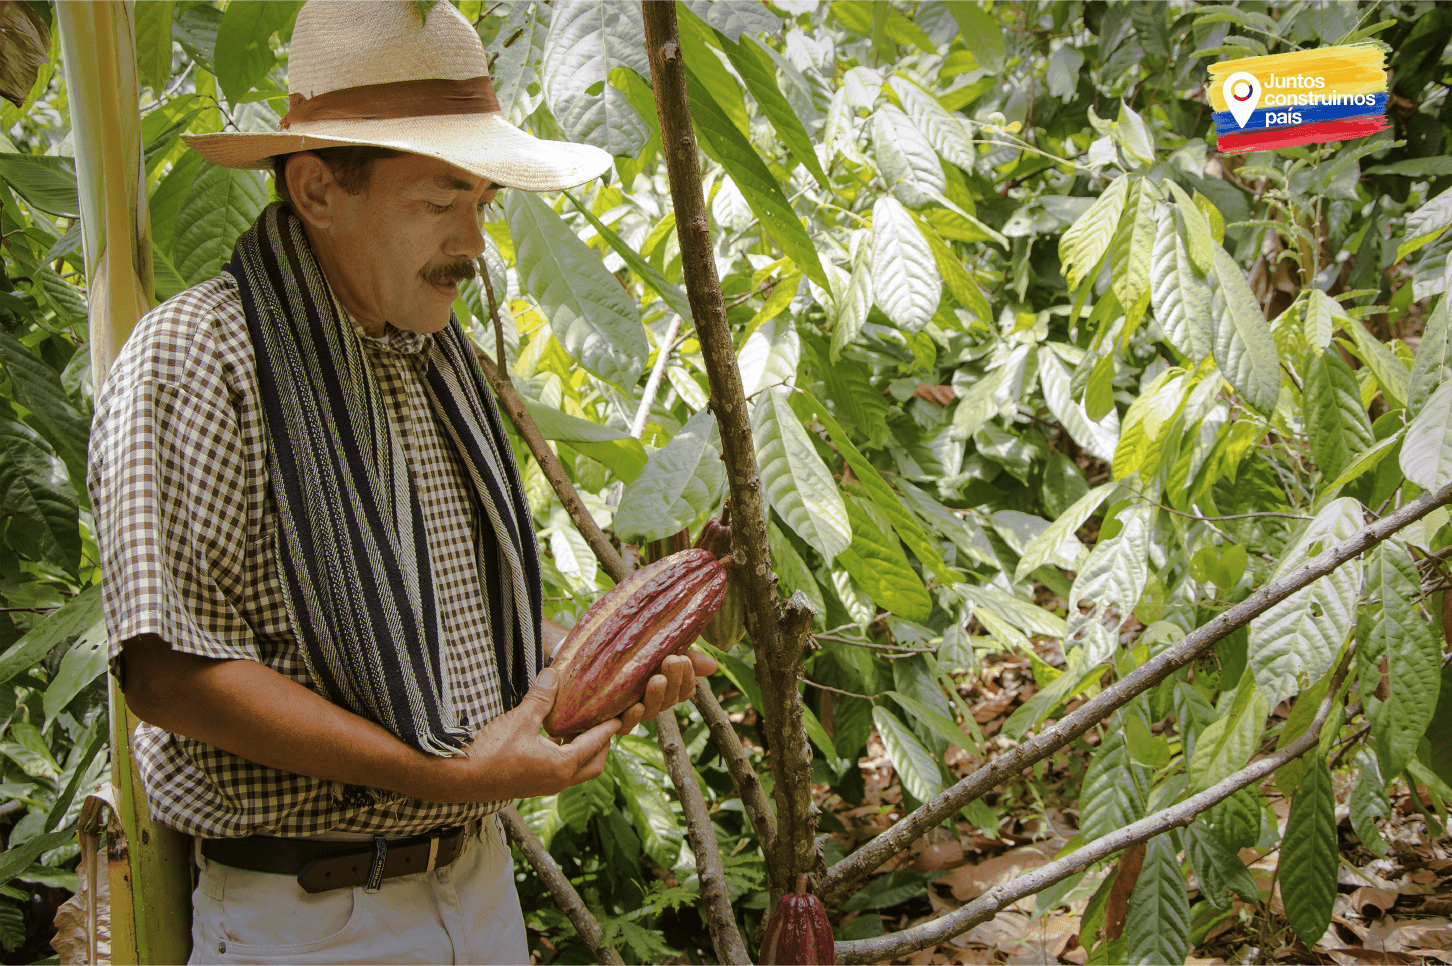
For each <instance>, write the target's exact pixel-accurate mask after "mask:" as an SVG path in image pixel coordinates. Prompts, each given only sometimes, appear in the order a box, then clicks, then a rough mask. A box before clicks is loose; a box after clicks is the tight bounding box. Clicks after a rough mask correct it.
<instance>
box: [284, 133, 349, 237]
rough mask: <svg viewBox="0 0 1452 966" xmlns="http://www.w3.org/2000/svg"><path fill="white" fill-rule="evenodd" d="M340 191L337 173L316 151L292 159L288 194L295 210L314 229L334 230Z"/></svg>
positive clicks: (301, 153) (288, 165) (299, 153)
mask: <svg viewBox="0 0 1452 966" xmlns="http://www.w3.org/2000/svg"><path fill="white" fill-rule="evenodd" d="M336 187H337V182H336V181H335V180H334V179H333V170H332V169H331V168H329V167H328V166H327V165H326V164H325V163H324V162H323V159H322V158H320V157H318V156H317V155H316V154H314V153H313V152H312V151H300V152H298V153H297V154H294V155H293V156H292V157H291V158H289V159H288V162H287V191H288V194H289V195H290V196H291V198H292V207H293V210H295V211H296V212H297V214H298V217H300V218H301V219H302V220H303V221H305V222H307V223H308V224H309V225H311V226H312V227H314V228H329V227H331V226H332V224H333V209H332V201H333V199H334V197H335V196H336V191H335V189H336Z"/></svg>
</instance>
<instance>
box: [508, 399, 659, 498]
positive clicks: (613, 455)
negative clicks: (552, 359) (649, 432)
mask: <svg viewBox="0 0 1452 966" xmlns="http://www.w3.org/2000/svg"><path fill="white" fill-rule="evenodd" d="M522 398H523V400H524V408H525V409H528V410H529V414H530V416H531V417H533V419H534V422H535V425H536V426H538V427H539V431H540V435H541V436H543V437H544V438H545V439H553V440H558V441H560V442H562V443H569V444H570V446H572V447H573V448H575V449H577V450H579V451H580V452H582V453H584V454H585V455H586V456H588V457H590V458H591V459H594V460H598V461H599V462H600V463H602V464H603V465H605V466H606V467H608V468H609V469H611V470H613V471H614V473H615V475H616V476H617V477H619V478H620V479H621V480H622V481H623V482H625V483H634V482H635V480H636V477H638V476H639V475H640V471H641V470H643V469H645V464H646V462H647V460H648V457H647V456H646V454H645V447H643V446H641V445H640V440H638V439H632V438H631V437H629V436H627V435H626V434H625V433H623V432H621V431H620V430H618V429H612V428H610V427H609V426H602V425H600V424H599V423H592V422H590V421H589V420H588V419H580V418H578V417H576V416H571V415H569V414H567V413H562V412H560V411H559V410H558V409H555V408H554V407H553V406H546V405H545V404H544V403H542V402H536V401H535V400H533V399H530V398H529V397H528V396H525V397H522Z"/></svg>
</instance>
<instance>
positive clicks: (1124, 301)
mask: <svg viewBox="0 0 1452 966" xmlns="http://www.w3.org/2000/svg"><path fill="white" fill-rule="evenodd" d="M1126 110H1127V108H1126ZM1153 191H1154V189H1153V188H1152V187H1151V185H1150V183H1149V182H1148V181H1146V180H1145V179H1144V178H1139V179H1137V180H1136V181H1135V182H1134V185H1133V194H1132V197H1131V198H1130V200H1129V201H1128V203H1127V204H1126V205H1125V211H1124V217H1123V222H1124V223H1123V225H1122V227H1121V228H1120V230H1119V232H1118V233H1117V235H1116V238H1115V244H1114V245H1113V246H1112V247H1111V250H1110V256H1109V263H1110V271H1111V275H1110V279H1111V282H1112V284H1113V286H1114V294H1115V296H1116V297H1117V298H1118V299H1119V304H1120V305H1125V306H1130V305H1134V304H1135V303H1137V302H1138V301H1139V300H1140V298H1141V297H1142V296H1144V295H1145V294H1146V293H1148V292H1149V290H1150V260H1151V255H1152V254H1153V252H1154V246H1155V218H1154V208H1155V201H1154V194H1153ZM1091 210H1092V209H1091Z"/></svg>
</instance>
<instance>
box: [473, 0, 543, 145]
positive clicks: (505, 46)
mask: <svg viewBox="0 0 1452 966" xmlns="http://www.w3.org/2000/svg"><path fill="white" fill-rule="evenodd" d="M549 20H550V10H549V7H547V6H546V5H545V4H543V3H540V2H537V0H535V2H528V3H513V4H510V6H509V14H508V16H506V17H505V18H504V23H503V24H502V25H501V26H500V28H499V32H498V33H497V34H495V35H494V39H493V40H492V41H490V43H489V45H488V46H487V47H485V48H484V54H485V56H487V57H488V58H489V67H490V70H489V73H490V75H491V76H492V77H493V79H494V97H495V100H497V101H498V102H499V111H500V113H501V114H503V115H504V119H505V120H506V121H509V122H510V123H511V124H519V123H521V122H522V121H523V120H524V119H525V118H526V117H527V116H528V115H529V114H530V113H531V112H532V111H533V110H534V108H535V106H536V105H537V104H538V103H539V101H540V99H541V95H540V94H539V93H538V92H539V90H540V79H539V65H540V55H541V54H542V53H543V48H544V42H545V38H546V37H547V36H548V32H549ZM531 91H534V93H531Z"/></svg>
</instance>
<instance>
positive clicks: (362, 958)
mask: <svg viewBox="0 0 1452 966" xmlns="http://www.w3.org/2000/svg"><path fill="white" fill-rule="evenodd" d="M479 824H480V831H479V832H478V833H477V834H470V836H469V838H468V841H467V843H466V845H465V847H464V852H463V854H462V855H460V856H459V857H458V858H457V859H455V860H454V861H453V862H451V863H450V864H449V865H447V866H445V867H444V868H442V869H435V870H434V871H432V872H417V873H414V874H413V875H404V876H398V877H397V878H393V879H384V880H383V886H382V888H381V889H379V891H378V892H376V893H371V894H370V893H368V892H365V891H364V890H363V887H361V886H355V887H353V888H349V889H331V890H329V891H327V892H319V893H315V894H309V893H307V892H305V891H303V888H302V887H301V886H300V885H298V884H297V880H296V879H294V878H293V877H292V876H286V875H273V874H271V873H267V872H249V871H247V870H245V869H234V868H232V867H231V866H226V865H222V864H221V863H220V862H212V861H209V860H207V859H205V858H200V859H199V864H200V867H201V877H200V881H199V882H198V883H197V888H196V889H195V890H194V891H193V892H192V957H191V962H192V963H264V964H271V963H297V964H304V963H520V964H523V963H528V962H529V945H528V943H527V942H526V940H525V935H524V916H523V914H522V913H521V912H520V908H519V895H518V893H517V892H515V889H514V864H513V862H512V861H511V859H510V855H509V846H508V844H507V843H506V841H505V838H504V832H503V829H502V828H501V827H500V825H499V820H498V819H497V818H495V817H493V816H490V817H488V818H486V819H484V820H483V821H482V822H480V823H479Z"/></svg>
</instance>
